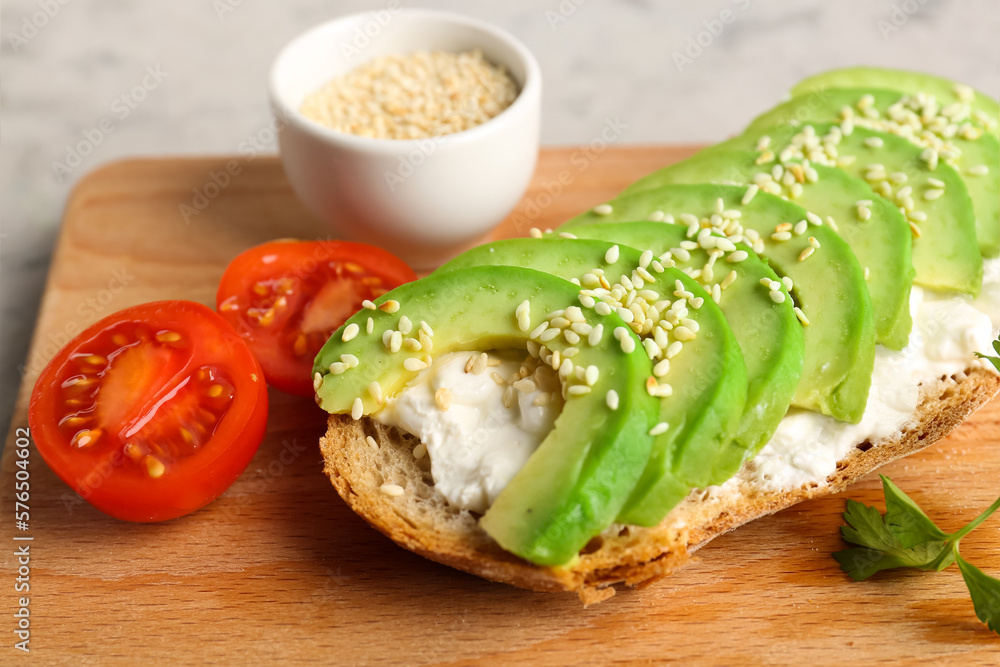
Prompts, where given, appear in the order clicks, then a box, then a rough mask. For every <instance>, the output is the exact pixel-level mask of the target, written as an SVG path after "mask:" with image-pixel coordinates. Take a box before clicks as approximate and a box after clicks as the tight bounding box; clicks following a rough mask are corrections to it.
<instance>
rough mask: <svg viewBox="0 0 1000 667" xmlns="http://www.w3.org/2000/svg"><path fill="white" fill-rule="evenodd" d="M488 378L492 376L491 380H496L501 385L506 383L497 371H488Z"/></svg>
mask: <svg viewBox="0 0 1000 667" xmlns="http://www.w3.org/2000/svg"><path fill="white" fill-rule="evenodd" d="M490 378H492V379H493V381H494V382H496V383H497V384H498V385H500V386H501V387H502V386H503V385H505V384H507V381H506V380H504V379H503V376H502V375H500V374H499V373H497V372H496V371H491V372H490Z"/></svg>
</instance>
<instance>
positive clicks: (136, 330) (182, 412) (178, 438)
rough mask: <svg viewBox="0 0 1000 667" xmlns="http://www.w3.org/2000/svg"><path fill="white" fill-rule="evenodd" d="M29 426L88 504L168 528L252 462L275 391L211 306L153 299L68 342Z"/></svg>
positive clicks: (44, 381)
mask: <svg viewBox="0 0 1000 667" xmlns="http://www.w3.org/2000/svg"><path fill="white" fill-rule="evenodd" d="M28 421H29V423H30V425H31V431H32V434H33V435H34V436H35V443H36V445H37V447H38V451H39V453H41V455H42V458H43V459H45V462H46V463H47V464H48V465H49V467H50V468H52V470H53V471H54V472H55V473H56V474H57V475H58V476H59V477H60V478H62V480H63V481H64V482H66V483H67V484H69V485H70V486H71V487H73V489H74V490H75V491H76V492H77V493H79V494H80V495H81V496H82V497H83V498H84V499H85V500H86V501H87V502H89V503H90V504H91V505H93V506H94V507H96V508H97V509H99V510H101V511H102V512H105V513H106V514H110V515H111V516H113V517H116V518H119V519H126V520H128V521H162V520H165V519H172V518H175V517H178V516H182V515H184V514H188V513H190V512H193V511H195V510H196V509H198V508H200V507H202V506H204V505H206V504H208V503H209V502H211V501H212V500H214V499H215V498H216V497H218V496H219V494H221V493H222V492H223V491H225V490H226V489H227V488H229V486H230V485H231V484H232V483H233V481H235V480H236V478H237V477H238V476H239V474H240V473H241V472H243V470H244V469H245V468H246V467H247V464H248V463H250V459H251V458H253V455H254V453H255V452H256V451H257V448H258V446H259V445H260V443H261V440H263V438H264V432H265V429H266V425H267V387H266V385H265V383H264V377H263V372H262V371H261V369H260V365H259V364H258V363H257V361H256V359H254V356H253V354H252V353H251V352H250V349H249V348H248V347H247V344H246V343H245V342H244V341H243V339H242V338H240V337H239V336H238V335H236V332H235V331H233V330H232V327H230V326H229V325H228V324H227V323H226V322H225V321H224V320H223V319H222V318H221V317H219V315H218V314H216V313H215V312H214V311H213V310H211V309H210V308H207V307H206V306H203V305H201V304H200V303H194V302H191V301H157V302H153V303H147V304H143V305H139V306H134V307H132V308H126V309H125V310H122V311H119V312H117V313H115V314H113V315H111V316H109V317H106V318H105V319H103V320H101V321H100V322H97V323H96V324H94V325H93V326H91V327H89V328H88V329H87V330H86V331H84V332H83V333H81V334H80V335H79V336H77V337H76V338H74V339H73V340H72V341H70V343H69V344H68V345H67V346H66V347H65V348H63V349H62V350H61V351H60V352H59V353H58V354H57V355H56V356H55V358H54V359H52V361H51V362H49V364H48V366H46V367H45V369H44V370H43V371H42V374H41V376H40V377H39V378H38V382H37V383H36V384H35V389H34V392H33V393H32V396H31V404H30V407H29V410H28Z"/></svg>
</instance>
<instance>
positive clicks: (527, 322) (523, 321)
mask: <svg viewBox="0 0 1000 667" xmlns="http://www.w3.org/2000/svg"><path fill="white" fill-rule="evenodd" d="M517 328H518V329H520V330H521V331H527V330H528V329H530V328H531V317H529V316H528V314H527V313H521V315H520V316H518V318H517Z"/></svg>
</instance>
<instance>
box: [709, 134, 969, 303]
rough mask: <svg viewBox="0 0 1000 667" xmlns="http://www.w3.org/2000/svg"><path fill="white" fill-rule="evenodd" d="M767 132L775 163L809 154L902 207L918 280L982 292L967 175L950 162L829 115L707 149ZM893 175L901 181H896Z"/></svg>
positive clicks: (756, 141) (741, 144)
mask: <svg viewBox="0 0 1000 667" xmlns="http://www.w3.org/2000/svg"><path fill="white" fill-rule="evenodd" d="M764 137H767V141H766V142H767V143H768V144H769V145H768V148H767V149H766V150H764V151H761V154H762V156H763V155H764V154H765V153H770V154H771V156H773V158H774V160H776V161H777V162H779V163H785V162H790V161H796V160H800V159H803V158H806V159H809V160H810V162H811V163H812V164H828V165H829V166H837V167H839V168H841V169H843V170H844V171H846V172H847V173H848V174H850V175H852V176H856V177H859V178H863V179H864V180H865V181H867V182H868V183H869V184H870V185H872V189H873V190H874V191H875V192H876V193H878V194H879V195H881V196H882V197H885V198H886V199H889V200H890V201H891V202H892V203H893V204H895V205H897V206H901V207H903V208H904V209H905V210H906V211H907V213H906V215H907V218H908V220H909V221H910V222H911V225H912V228H913V230H914V236H915V238H914V240H913V268H914V269H915V270H916V275H915V277H914V279H913V281H914V282H915V283H917V284H918V285H922V286H924V287H930V288H931V289H936V290H943V291H948V290H953V291H956V292H963V293H966V294H971V295H975V294H978V293H979V288H980V286H981V285H982V282H983V261H982V257H981V255H980V253H979V242H978V240H977V238H976V218H975V214H974V213H973V210H972V200H971V199H970V198H969V192H968V190H967V189H966V187H965V181H964V180H962V177H961V176H960V175H959V173H958V172H957V171H955V169H954V168H953V167H951V166H949V165H947V164H944V163H939V164H936V165H935V168H934V169H933V170H932V169H931V168H930V166H929V165H928V163H927V162H926V160H924V158H922V157H921V155H922V153H923V149H921V148H920V147H919V146H916V145H914V144H912V143H910V142H909V141H907V140H906V139H903V138H902V137H898V136H896V135H894V134H889V133H886V132H876V131H874V130H868V129H865V128H862V127H856V128H854V130H853V131H852V132H851V134H850V135H844V134H843V132H842V131H841V130H840V126H839V125H834V124H831V123H809V124H804V125H801V126H791V125H782V126H780V127H769V128H761V129H757V130H754V131H752V132H748V133H746V134H741V135H740V136H738V137H735V138H734V139H730V140H729V141H727V142H725V143H723V144H719V145H718V146H716V147H713V148H710V149H709V150H713V151H714V150H731V149H744V150H745V149H754V148H755V147H756V146H758V145H761V142H764V141H765V140H764ZM831 149H832V152H831ZM878 166H881V167H882V169H876V167H878ZM903 175H905V177H906V179H905V184H903V183H904V181H903V178H902V176H903ZM894 177H896V178H897V180H898V181H899V184H898V185H894V184H893V182H892V180H891V179H893V178H894ZM942 185H943V187H941V186H942ZM907 188H909V190H907ZM937 193H940V194H937ZM928 197H936V198H934V199H930V198H928ZM859 210H860V209H859Z"/></svg>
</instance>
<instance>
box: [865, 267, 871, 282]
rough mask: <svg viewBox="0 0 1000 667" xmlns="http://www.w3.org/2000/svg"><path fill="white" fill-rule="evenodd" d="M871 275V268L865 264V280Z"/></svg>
mask: <svg viewBox="0 0 1000 667" xmlns="http://www.w3.org/2000/svg"><path fill="white" fill-rule="evenodd" d="M871 275H872V272H871V269H869V268H868V267H867V266H866V267H865V280H868V278H870V277H871Z"/></svg>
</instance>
